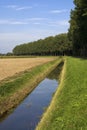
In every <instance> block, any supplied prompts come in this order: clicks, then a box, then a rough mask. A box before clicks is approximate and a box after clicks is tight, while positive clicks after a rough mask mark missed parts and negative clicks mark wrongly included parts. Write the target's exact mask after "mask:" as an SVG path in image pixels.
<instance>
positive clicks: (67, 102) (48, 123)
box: [36, 57, 87, 130]
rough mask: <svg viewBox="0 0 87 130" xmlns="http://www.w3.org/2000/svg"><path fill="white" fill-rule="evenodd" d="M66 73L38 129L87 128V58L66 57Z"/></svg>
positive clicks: (74, 129) (83, 129) (81, 129)
mask: <svg viewBox="0 0 87 130" xmlns="http://www.w3.org/2000/svg"><path fill="white" fill-rule="evenodd" d="M63 72H64V73H63V74H64V75H62V76H63V77H62V80H61V82H60V85H59V88H58V90H57V91H56V93H55V95H54V97H53V100H52V102H51V104H50V106H49V108H48V109H47V112H46V113H45V114H44V115H43V118H42V120H41V122H40V123H39V125H38V126H37V129H36V130H86V129H87V60H85V59H79V58H72V57H66V61H65V66H64V71H63Z"/></svg>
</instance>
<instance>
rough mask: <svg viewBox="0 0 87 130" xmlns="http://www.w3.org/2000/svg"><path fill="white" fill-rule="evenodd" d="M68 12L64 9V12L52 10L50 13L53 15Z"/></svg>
mask: <svg viewBox="0 0 87 130" xmlns="http://www.w3.org/2000/svg"><path fill="white" fill-rule="evenodd" d="M66 12H68V10H67V9H62V10H51V11H50V13H51V14H60V13H66Z"/></svg>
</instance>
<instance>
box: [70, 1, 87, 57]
mask: <svg viewBox="0 0 87 130" xmlns="http://www.w3.org/2000/svg"><path fill="white" fill-rule="evenodd" d="M74 4H75V8H74V10H71V19H70V28H69V33H68V36H69V39H70V40H71V41H72V44H73V54H74V55H76V56H87V0H74Z"/></svg>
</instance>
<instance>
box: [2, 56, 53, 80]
mask: <svg viewBox="0 0 87 130" xmlns="http://www.w3.org/2000/svg"><path fill="white" fill-rule="evenodd" d="M53 59H54V58H45V57H44V58H11V59H9V58H8V59H0V81H1V80H3V79H5V78H7V77H11V76H13V75H15V74H17V73H20V72H22V71H25V70H27V69H30V68H32V67H35V66H37V65H40V64H44V63H47V62H49V61H52V60H53Z"/></svg>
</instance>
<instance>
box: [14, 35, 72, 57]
mask: <svg viewBox="0 0 87 130" xmlns="http://www.w3.org/2000/svg"><path fill="white" fill-rule="evenodd" d="M71 50H72V44H71V42H70V41H69V40H68V37H67V34H60V35H56V36H55V37H52V36H51V37H47V38H45V39H43V40H41V39H40V40H38V41H35V42H31V43H27V44H22V45H18V46H16V47H15V48H14V49H13V53H14V55H64V54H68V55H70V54H71Z"/></svg>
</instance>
